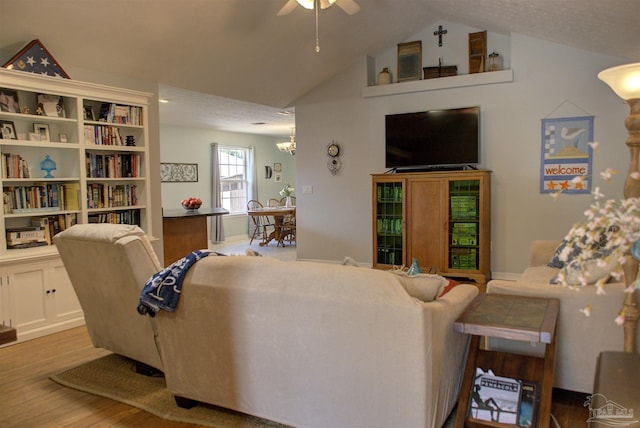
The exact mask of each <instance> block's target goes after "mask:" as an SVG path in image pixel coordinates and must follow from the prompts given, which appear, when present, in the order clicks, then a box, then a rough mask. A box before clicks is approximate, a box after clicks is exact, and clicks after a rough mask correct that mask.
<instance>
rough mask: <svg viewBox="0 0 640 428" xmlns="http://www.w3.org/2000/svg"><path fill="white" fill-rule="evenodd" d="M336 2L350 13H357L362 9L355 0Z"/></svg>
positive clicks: (338, 0)
mask: <svg viewBox="0 0 640 428" xmlns="http://www.w3.org/2000/svg"><path fill="white" fill-rule="evenodd" d="M336 4H337V5H338V6H339V7H340V9H342V10H344V11H345V12H347V14H349V15H353V14H356V13H358V12H359V11H360V6H358V3H356V2H355V0H336Z"/></svg>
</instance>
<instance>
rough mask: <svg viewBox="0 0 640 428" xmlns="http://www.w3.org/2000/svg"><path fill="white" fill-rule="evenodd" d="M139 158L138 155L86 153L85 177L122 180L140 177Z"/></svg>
mask: <svg viewBox="0 0 640 428" xmlns="http://www.w3.org/2000/svg"><path fill="white" fill-rule="evenodd" d="M140 160H141V157H140V155H139V154H129V153H122V154H121V153H116V154H109V155H101V154H94V153H86V154H85V161H86V168H87V177H92V178H122V177H140V176H141V162H140Z"/></svg>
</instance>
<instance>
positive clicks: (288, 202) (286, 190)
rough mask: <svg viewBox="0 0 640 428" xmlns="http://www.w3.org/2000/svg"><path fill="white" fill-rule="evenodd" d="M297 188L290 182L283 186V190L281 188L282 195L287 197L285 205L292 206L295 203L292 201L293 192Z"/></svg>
mask: <svg viewBox="0 0 640 428" xmlns="http://www.w3.org/2000/svg"><path fill="white" fill-rule="evenodd" d="M295 190H296V189H295V188H293V187H291V186H290V185H289V183H287V184H285V185H284V187H283V188H282V190H280V196H284V197H285V198H286V199H285V203H284V206H285V207H290V206H292V205H293V204H292V203H291V194H292V193H293V192H294V191H295Z"/></svg>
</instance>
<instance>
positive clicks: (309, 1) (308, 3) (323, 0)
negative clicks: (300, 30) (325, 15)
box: [296, 0, 336, 9]
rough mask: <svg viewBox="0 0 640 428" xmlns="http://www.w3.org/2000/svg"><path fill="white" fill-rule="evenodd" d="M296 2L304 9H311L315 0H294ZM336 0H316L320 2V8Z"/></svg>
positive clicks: (324, 7) (326, 6)
mask: <svg viewBox="0 0 640 428" xmlns="http://www.w3.org/2000/svg"><path fill="white" fill-rule="evenodd" d="M296 1H297V2H298V4H299V5H300V6H302V7H304V8H305V9H313V5H314V4H315V0H296ZM335 2H336V0H318V3H319V4H320V9H326V8H328V7H329V6H331V5H332V4H334V3H335Z"/></svg>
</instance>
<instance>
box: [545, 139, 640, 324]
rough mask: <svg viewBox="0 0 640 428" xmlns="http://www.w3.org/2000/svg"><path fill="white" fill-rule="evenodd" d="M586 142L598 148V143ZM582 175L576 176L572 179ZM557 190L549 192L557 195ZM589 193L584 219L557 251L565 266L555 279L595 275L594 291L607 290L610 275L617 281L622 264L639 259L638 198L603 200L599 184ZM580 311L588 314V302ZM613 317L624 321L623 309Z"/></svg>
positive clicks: (588, 279) (573, 281)
mask: <svg viewBox="0 0 640 428" xmlns="http://www.w3.org/2000/svg"><path fill="white" fill-rule="evenodd" d="M589 144H590V145H592V147H593V148H594V149H597V146H598V143H595V142H594V143H589ZM615 173H616V171H615V170H612V169H610V168H607V169H606V170H605V171H603V172H602V173H601V174H600V176H601V177H602V178H603V179H604V180H605V181H610V180H611V177H612V175H613V174H615ZM585 178H586V177H576V178H574V179H573V181H574V182H576V181H581V180H584V179H585ZM631 178H632V179H634V180H640V174H637V173H635V174H632V175H631ZM574 184H575V183H574ZM559 193H560V192H557V193H554V194H552V196H553V197H557V196H558V195H559ZM591 194H592V195H593V197H594V202H593V203H592V204H591V206H590V207H589V208H588V209H587V210H586V211H585V212H584V215H585V218H586V220H585V221H584V222H582V223H578V224H575V225H574V226H573V227H572V228H571V230H570V231H569V233H568V234H567V235H566V236H565V237H564V240H563V244H562V246H561V247H559V248H558V250H557V251H556V256H557V258H558V260H560V261H561V262H562V263H564V266H565V267H564V268H563V269H561V271H560V273H559V274H558V276H557V278H556V279H557V282H558V283H560V284H562V285H565V286H571V287H575V286H585V285H587V284H588V283H592V282H593V280H594V277H596V276H597V280H596V281H595V286H596V287H597V294H606V293H605V290H604V285H605V283H606V282H607V280H608V279H609V276H611V277H613V278H614V279H615V280H616V281H620V280H622V278H623V269H624V267H625V265H627V264H631V262H632V261H634V260H633V259H636V260H640V198H637V197H631V198H619V199H607V200H604V195H603V194H602V193H601V192H600V188H599V187H596V188H595V190H593V191H592V192H591ZM628 284H630V285H629V286H628V288H627V290H626V291H627V292H628V293H632V292H633V291H634V290H635V289H636V288H640V280H638V279H636V278H635V277H634V278H633V281H628ZM581 311H582V312H583V313H584V314H585V315H586V316H589V315H590V312H591V305H588V306H587V307H585V308H583V309H582V310H581ZM615 321H616V323H617V324H623V323H624V311H621V312H620V314H619V315H618V317H617V318H616V320H615Z"/></svg>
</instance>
